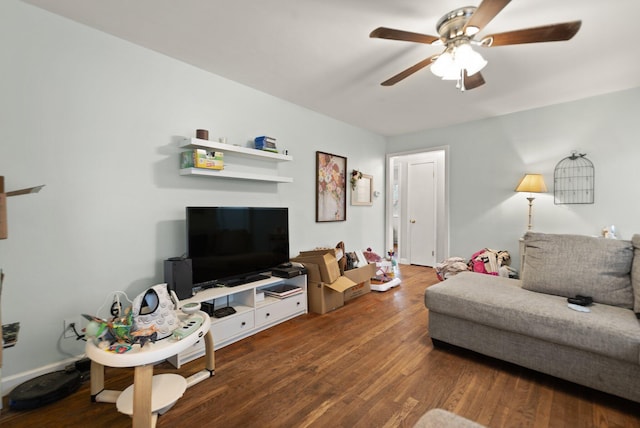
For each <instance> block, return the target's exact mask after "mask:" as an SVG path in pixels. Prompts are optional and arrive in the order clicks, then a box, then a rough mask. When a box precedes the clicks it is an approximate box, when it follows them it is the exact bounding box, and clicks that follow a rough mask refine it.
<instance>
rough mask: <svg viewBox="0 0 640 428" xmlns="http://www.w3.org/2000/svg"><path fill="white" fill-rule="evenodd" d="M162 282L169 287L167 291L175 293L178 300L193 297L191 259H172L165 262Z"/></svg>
mask: <svg viewBox="0 0 640 428" xmlns="http://www.w3.org/2000/svg"><path fill="white" fill-rule="evenodd" d="M164 282H166V283H167V285H168V286H169V290H173V291H175V293H176V296H178V299H180V300H183V299H188V298H189V297H191V296H193V278H192V273H191V259H183V258H180V257H174V258H171V259H167V260H165V261H164Z"/></svg>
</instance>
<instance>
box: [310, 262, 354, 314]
mask: <svg viewBox="0 0 640 428" xmlns="http://www.w3.org/2000/svg"><path fill="white" fill-rule="evenodd" d="M303 264H304V267H305V268H307V299H308V307H309V312H313V313H316V314H326V313H327V312H331V311H333V310H335V309H338V308H340V307H342V306H344V294H345V292H346V291H348V290H349V289H350V288H351V287H354V286H356V285H357V284H356V283H355V282H353V281H352V280H350V279H349V278H347V277H344V276H341V277H339V278H338V279H337V280H335V281H334V282H333V283H331V284H328V283H326V282H323V281H322V275H321V273H320V267H319V266H318V265H316V264H313V263H309V262H303Z"/></svg>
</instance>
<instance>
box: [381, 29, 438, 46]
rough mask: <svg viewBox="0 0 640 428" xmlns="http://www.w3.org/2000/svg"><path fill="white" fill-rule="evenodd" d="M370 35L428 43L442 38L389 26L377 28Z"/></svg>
mask: <svg viewBox="0 0 640 428" xmlns="http://www.w3.org/2000/svg"><path fill="white" fill-rule="evenodd" d="M369 37H376V38H379V39H389V40H400V41H403V42H416V43H426V44H431V43H433V42H435V41H436V40H440V37H436V36H430V35H428V34H420V33H412V32H411V31H403V30H395V29H393V28H387V27H379V28H376V29H375V30H373V31H372V32H371V34H369Z"/></svg>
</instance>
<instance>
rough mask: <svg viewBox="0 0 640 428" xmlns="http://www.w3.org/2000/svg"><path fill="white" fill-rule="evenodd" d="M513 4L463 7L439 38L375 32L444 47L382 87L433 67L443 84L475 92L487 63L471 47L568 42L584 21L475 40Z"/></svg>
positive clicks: (443, 23)
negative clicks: (451, 81)
mask: <svg viewBox="0 0 640 428" xmlns="http://www.w3.org/2000/svg"><path fill="white" fill-rule="evenodd" d="M510 1H511V0H483V1H482V2H481V3H480V6H478V7H474V6H467V7H461V8H458V9H455V10H453V11H451V12H449V13H447V14H446V15H444V16H443V17H442V18H440V20H439V21H438V23H437V25H436V29H437V31H438V34H439V35H440V36H439V37H438V36H431V35H428V34H420V33H413V32H410V31H403V30H395V29H393V28H387V27H379V28H376V29H375V30H373V31H372V32H371V34H369V37H375V38H379V39H389V40H400V41H405V42H415V43H424V44H430V45H440V46H442V45H443V46H444V47H445V50H444V51H443V52H442V53H439V54H436V55H432V56H430V57H429V58H426V59H424V60H422V61H420V62H419V63H417V64H415V65H413V66H411V67H409V68H407V69H406V70H404V71H402V72H400V73H398V74H396V75H395V76H393V77H391V78H390V79H387V80H385V81H384V82H382V86H391V85H395V84H396V83H398V82H400V81H401V80H403V79H405V78H407V77H409V76H411V75H412V74H413V73H415V72H417V71H419V70H421V69H423V68H425V67H428V66H431V71H432V72H433V73H434V74H435V75H436V76H438V77H441V78H442V79H443V80H456V81H457V82H458V83H457V88H458V89H460V90H461V91H464V90H467V89H474V88H477V87H479V86H481V85H483V84H484V83H485V81H484V78H483V77H482V74H480V70H481V69H482V68H484V66H485V65H486V64H487V61H486V60H485V59H484V58H482V56H481V55H480V54H479V53H478V52H476V51H474V50H473V48H472V46H481V47H494V46H506V45H517V44H523V43H540V42H555V41H564V40H569V39H571V38H572V37H573V36H575V34H576V33H577V32H578V30H579V29H580V25H581V24H582V21H571V22H564V23H561V24H551V25H544V26H541V27H532V28H526V29H522V30H515V31H507V32H504V33H497V34H490V35H488V36H484V37H482V38H481V39H479V40H476V39H475V35H476V34H478V33H479V32H480V31H481V30H482V29H483V28H484V27H485V26H486V25H487V24H488V23H489V22H490V21H491V20H492V19H493V18H494V17H495V16H496V15H497V14H498V13H499V12H500V11H501V10H502V9H504V7H505V6H506V5H507V4H509V2H510Z"/></svg>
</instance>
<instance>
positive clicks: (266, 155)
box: [178, 138, 293, 162]
mask: <svg viewBox="0 0 640 428" xmlns="http://www.w3.org/2000/svg"><path fill="white" fill-rule="evenodd" d="M178 147H181V148H185V149H212V150H218V151H221V152H231V153H237V154H240V155H243V156H249V157H257V158H260V159H264V160H273V161H276V162H285V161H292V160H293V157H291V156H289V155H283V154H280V153H272V152H267V151H264V150H257V149H251V148H249V147H241V146H234V145H232V144H226V143H218V142H217V141H209V140H201V139H199V138H185V139H184V140H182V141H180V142H179V144H178Z"/></svg>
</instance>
